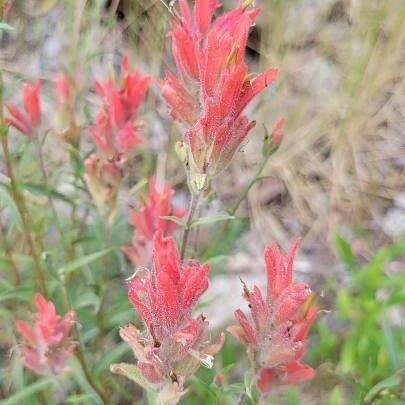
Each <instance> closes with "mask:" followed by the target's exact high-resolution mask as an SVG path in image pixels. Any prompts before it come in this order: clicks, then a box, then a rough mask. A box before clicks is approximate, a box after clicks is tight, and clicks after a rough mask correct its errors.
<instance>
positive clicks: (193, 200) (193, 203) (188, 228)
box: [180, 193, 200, 261]
mask: <svg viewBox="0 0 405 405" xmlns="http://www.w3.org/2000/svg"><path fill="white" fill-rule="evenodd" d="M199 199H200V194H197V193H191V203H190V208H189V210H188V215H187V221H186V225H185V227H184V233H183V238H182V241H181V249H180V258H181V261H183V260H184V256H185V253H186V246H187V241H188V237H189V236H190V231H191V224H192V222H193V218H194V214H195V211H196V209H197V206H198V201H199Z"/></svg>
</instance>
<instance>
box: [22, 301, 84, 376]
mask: <svg viewBox="0 0 405 405" xmlns="http://www.w3.org/2000/svg"><path fill="white" fill-rule="evenodd" d="M34 301H35V306H36V308H37V310H38V313H36V314H35V315H34V325H33V327H30V326H29V325H28V324H27V323H26V322H24V321H20V320H18V321H16V322H15V324H16V328H17V330H18V332H20V333H21V335H22V336H23V337H24V340H25V342H24V343H22V344H21V345H20V350H21V354H22V358H23V362H24V365H25V367H27V368H28V369H29V370H32V371H34V372H35V373H38V374H43V375H45V374H59V373H60V372H62V371H63V369H64V368H65V366H66V362H67V361H68V359H69V357H70V356H71V354H72V352H73V350H74V348H75V346H76V343H75V342H73V340H72V339H71V337H70V329H71V327H72V325H73V324H74V322H75V313H74V311H69V312H68V313H67V314H66V315H65V316H64V317H63V318H62V317H61V316H59V315H58V314H57V313H56V311H55V306H54V304H53V303H52V302H51V301H47V300H46V299H45V298H44V297H43V296H42V295H41V294H39V293H38V294H35V297H34Z"/></svg>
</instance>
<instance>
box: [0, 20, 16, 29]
mask: <svg viewBox="0 0 405 405" xmlns="http://www.w3.org/2000/svg"><path fill="white" fill-rule="evenodd" d="M13 30H14V28H13V27H12V26H11V25H9V24H7V23H6V22H4V21H0V31H13Z"/></svg>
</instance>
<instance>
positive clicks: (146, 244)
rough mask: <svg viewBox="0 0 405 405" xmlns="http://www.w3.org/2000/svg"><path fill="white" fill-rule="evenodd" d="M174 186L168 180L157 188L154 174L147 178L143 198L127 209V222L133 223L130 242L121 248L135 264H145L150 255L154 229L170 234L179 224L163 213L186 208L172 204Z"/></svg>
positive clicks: (179, 215) (181, 211) (172, 213)
mask: <svg viewBox="0 0 405 405" xmlns="http://www.w3.org/2000/svg"><path fill="white" fill-rule="evenodd" d="M173 194H174V190H173V189H171V188H170V185H169V184H168V183H164V184H163V185H162V186H161V187H160V189H159V188H158V187H156V181H155V178H154V177H152V178H151V179H150V181H149V193H148V195H147V197H146V201H145V202H144V203H143V204H142V205H141V206H140V207H138V208H137V209H133V210H131V211H130V213H129V222H130V223H131V225H132V226H133V227H134V234H133V238H132V245H128V246H123V247H122V250H123V252H124V253H125V254H126V255H127V256H128V258H129V259H130V260H131V261H132V263H133V264H134V265H135V266H146V265H148V264H150V262H151V259H152V240H153V236H154V235H155V233H156V232H157V231H160V232H161V233H162V235H164V236H169V235H171V234H172V233H173V232H174V231H175V230H176V228H177V227H178V225H177V224H176V223H175V222H173V221H170V220H167V219H164V218H162V217H165V216H174V217H177V218H182V217H183V216H184V215H185V213H186V210H184V209H179V208H174V207H173V204H172V196H173Z"/></svg>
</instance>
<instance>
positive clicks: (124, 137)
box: [90, 56, 151, 162]
mask: <svg viewBox="0 0 405 405" xmlns="http://www.w3.org/2000/svg"><path fill="white" fill-rule="evenodd" d="M121 72H122V77H121V84H120V86H119V87H116V86H115V85H114V83H113V81H112V80H111V79H109V80H106V81H104V82H98V81H96V82H95V90H96V92H97V95H98V96H99V98H100V100H101V101H102V108H101V109H100V110H99V111H98V112H97V114H96V117H95V123H94V125H93V126H92V127H91V128H90V135H91V137H92V139H93V141H94V143H95V144H96V147H97V150H98V153H99V154H100V156H101V157H102V158H103V159H105V160H110V161H111V160H114V161H116V162H121V161H125V160H126V158H127V157H128V153H129V152H130V150H131V149H132V147H133V146H135V145H137V144H139V143H141V142H142V138H141V137H140V135H139V129H138V127H137V125H136V123H135V120H136V117H137V114H138V109H139V106H140V105H141V103H142V102H143V100H144V98H145V94H146V91H147V90H148V88H149V85H150V82H151V78H150V76H146V75H145V76H143V75H141V74H140V73H139V72H135V73H131V72H130V69H129V61H128V57H127V56H123V57H122V59H121Z"/></svg>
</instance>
